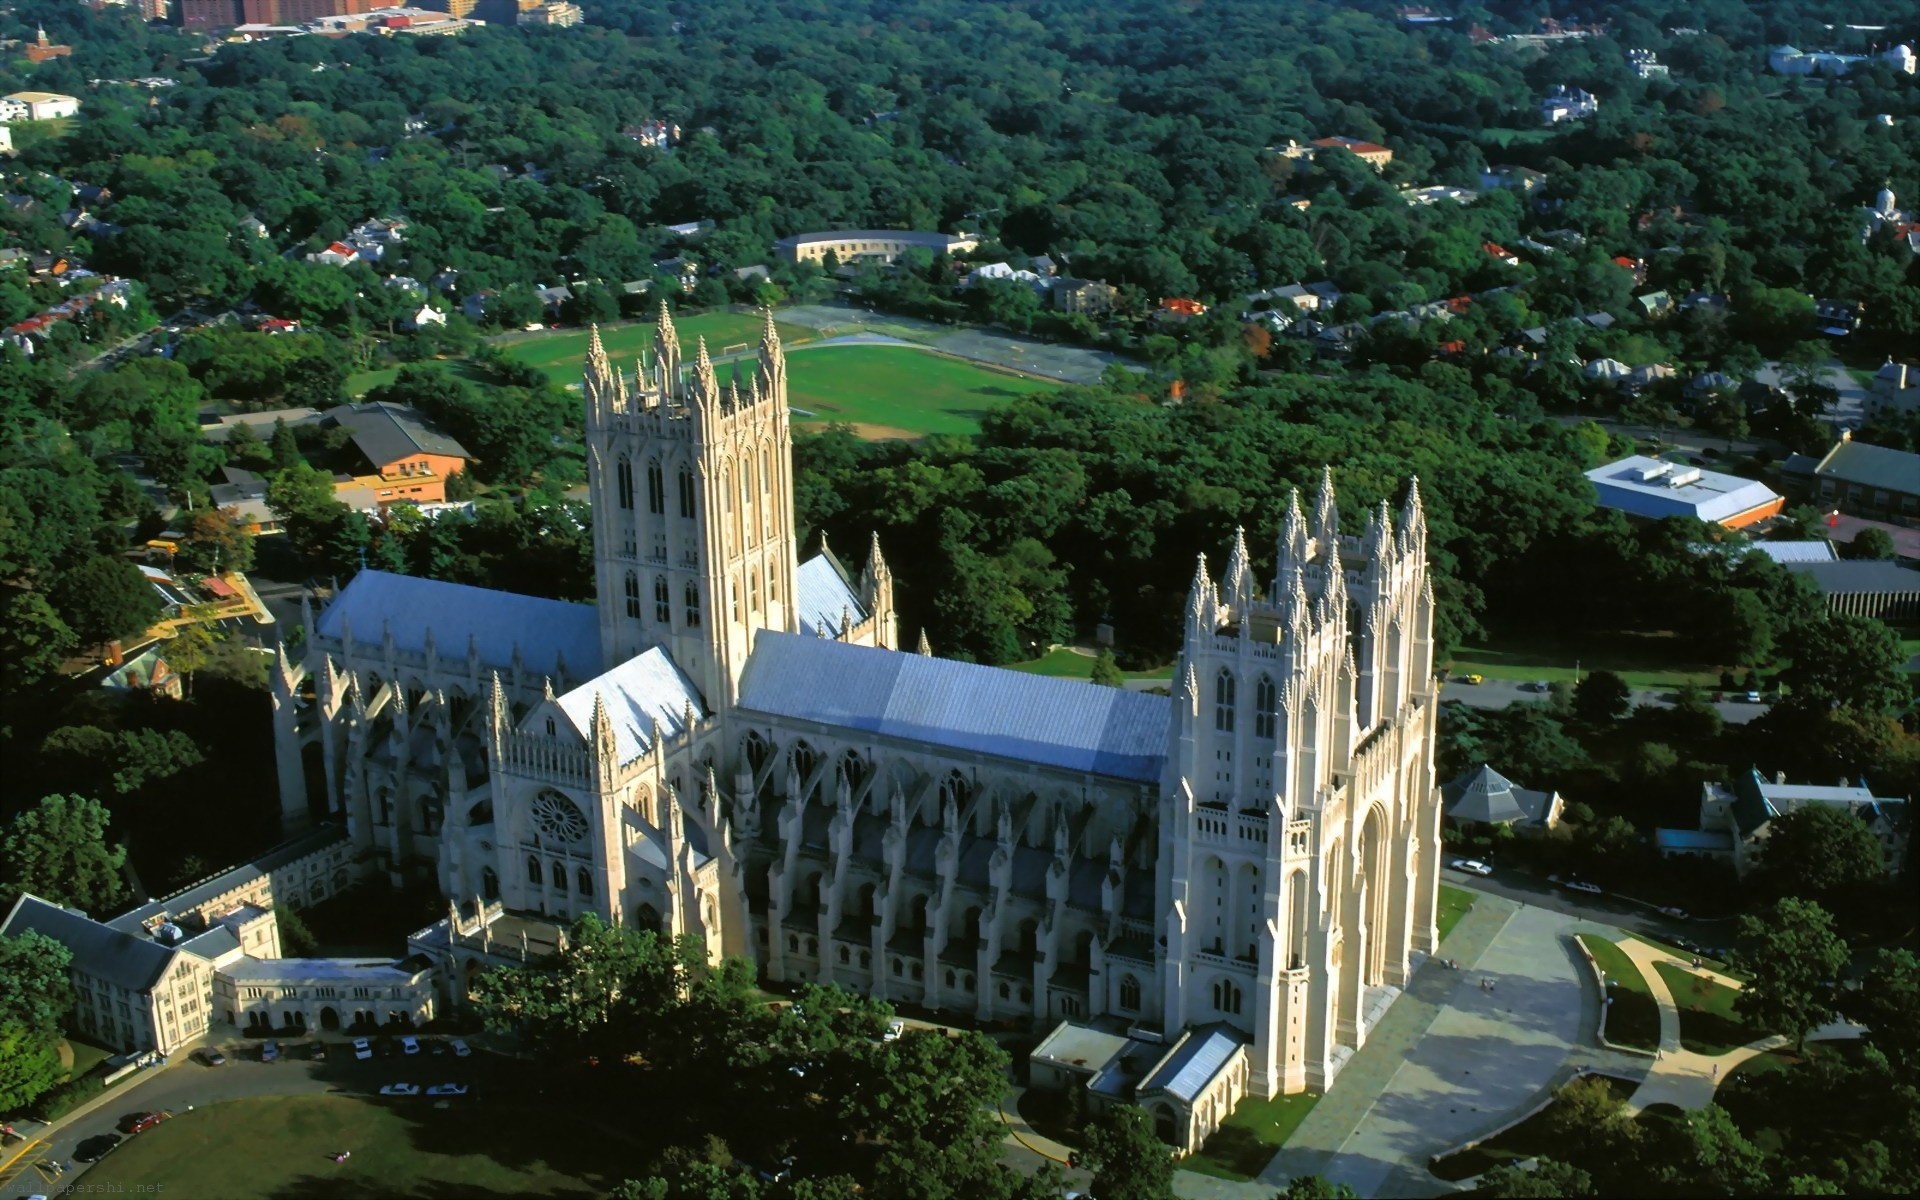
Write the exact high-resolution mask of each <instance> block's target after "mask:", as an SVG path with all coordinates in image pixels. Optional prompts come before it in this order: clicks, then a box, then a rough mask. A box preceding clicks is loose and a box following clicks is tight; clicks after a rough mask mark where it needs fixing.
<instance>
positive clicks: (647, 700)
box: [556, 646, 707, 762]
mask: <svg viewBox="0 0 1920 1200" xmlns="http://www.w3.org/2000/svg"><path fill="white" fill-rule="evenodd" d="M595 696H598V697H600V700H601V703H602V704H604V705H605V706H606V709H607V717H608V719H609V720H611V721H612V723H613V736H614V743H615V744H616V745H617V746H618V747H619V748H620V761H621V762H631V761H632V760H634V759H636V758H638V757H640V755H642V754H644V753H646V751H647V750H648V749H649V748H650V747H651V745H652V738H653V729H654V726H655V725H656V724H657V725H658V726H659V729H660V731H661V733H663V734H666V735H667V736H672V735H674V734H678V733H681V732H684V730H685V726H686V714H687V706H688V705H692V706H693V711H694V712H695V713H699V714H704V713H705V712H706V711H707V706H706V704H705V703H704V702H703V701H702V700H701V699H700V692H699V690H698V689H696V688H695V687H694V686H693V682H692V681H691V680H689V679H688V678H687V677H686V676H685V675H683V674H681V672H680V668H679V667H677V666H675V665H674V662H673V659H672V658H671V657H669V656H668V654H667V652H666V651H665V650H662V649H661V648H660V647H658V646H655V647H653V648H652V649H649V650H645V651H642V652H641V653H640V654H638V655H635V656H634V657H633V658H630V659H628V660H627V661H626V662H624V663H621V664H620V665H619V666H617V667H615V668H614V669H613V670H611V671H608V672H606V673H605V674H603V675H600V676H597V677H595V678H593V679H590V680H588V681H587V682H586V683H583V684H581V685H580V686H579V687H577V688H574V689H573V690H572V691H570V692H568V693H567V694H566V695H564V696H561V697H559V699H558V700H557V701H556V703H557V704H559V706H560V711H562V712H564V713H565V714H566V715H567V720H569V721H570V722H572V724H573V728H574V731H575V732H577V733H578V734H579V735H580V736H581V737H582V738H585V739H586V741H587V744H588V745H589V746H591V745H592V744H593V701H594V697H595Z"/></svg>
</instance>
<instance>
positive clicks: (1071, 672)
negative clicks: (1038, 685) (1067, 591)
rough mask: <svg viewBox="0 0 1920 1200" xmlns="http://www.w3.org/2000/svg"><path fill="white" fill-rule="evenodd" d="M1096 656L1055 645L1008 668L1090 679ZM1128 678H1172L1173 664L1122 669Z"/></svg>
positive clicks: (1056, 676) (1061, 677)
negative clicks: (1138, 669)
mask: <svg viewBox="0 0 1920 1200" xmlns="http://www.w3.org/2000/svg"><path fill="white" fill-rule="evenodd" d="M1093 663H1094V656H1093V655H1091V654H1082V653H1080V652H1079V651H1078V650H1075V649H1074V648H1073V647H1071V646H1055V647H1054V648H1053V649H1051V650H1049V651H1047V652H1046V653H1045V654H1043V655H1041V656H1040V657H1039V658H1035V659H1031V660H1029V661H1027V662H1022V663H1009V664H1008V670H1012V671H1025V672H1027V673H1028V674H1030V675H1052V676H1054V677H1055V678H1058V679H1090V678H1092V677H1093ZM1120 673H1121V674H1122V675H1124V676H1126V677H1127V678H1128V679H1172V678H1173V664H1172V663H1168V664H1167V665H1166V666H1164V667H1161V668H1160V669H1159V670H1156V671H1122V672H1120Z"/></svg>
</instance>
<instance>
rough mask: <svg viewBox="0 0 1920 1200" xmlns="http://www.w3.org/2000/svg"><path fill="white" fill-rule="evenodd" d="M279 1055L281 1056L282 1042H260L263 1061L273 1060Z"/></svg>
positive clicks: (261, 1059)
mask: <svg viewBox="0 0 1920 1200" xmlns="http://www.w3.org/2000/svg"><path fill="white" fill-rule="evenodd" d="M279 1057H280V1043H278V1042H261V1043H260V1061H261V1062H273V1061H274V1060H276V1059H278V1058H279Z"/></svg>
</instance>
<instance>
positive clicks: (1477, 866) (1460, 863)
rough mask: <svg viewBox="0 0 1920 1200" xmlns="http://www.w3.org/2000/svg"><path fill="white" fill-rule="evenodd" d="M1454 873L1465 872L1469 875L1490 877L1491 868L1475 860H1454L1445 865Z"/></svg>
mask: <svg viewBox="0 0 1920 1200" xmlns="http://www.w3.org/2000/svg"><path fill="white" fill-rule="evenodd" d="M1447 865H1448V866H1450V867H1452V868H1453V869H1454V870H1456V871H1465V872H1466V873H1467V874H1469V875H1482V876H1484V875H1491V874H1493V868H1492V867H1490V866H1488V865H1487V864H1485V863H1483V862H1481V861H1480V860H1479V859H1477V858H1456V859H1454V860H1453V861H1452V862H1450V863H1448V864H1447Z"/></svg>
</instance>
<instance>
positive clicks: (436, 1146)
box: [76, 1095, 641, 1200]
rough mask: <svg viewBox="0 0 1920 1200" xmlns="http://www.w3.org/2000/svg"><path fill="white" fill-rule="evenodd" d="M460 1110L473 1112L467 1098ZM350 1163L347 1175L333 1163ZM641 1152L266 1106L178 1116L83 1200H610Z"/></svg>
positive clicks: (296, 1103)
mask: <svg viewBox="0 0 1920 1200" xmlns="http://www.w3.org/2000/svg"><path fill="white" fill-rule="evenodd" d="M462 1103H469V1100H468V1098H463V1101H462ZM342 1150H349V1151H351V1152H352V1155H351V1157H349V1158H348V1159H347V1161H346V1162H344V1163H336V1162H334V1161H333V1156H334V1155H335V1154H337V1153H338V1152H340V1151H342ZM633 1154H634V1150H633V1148H632V1147H627V1146H622V1145H620V1144H618V1143H615V1142H614V1141H613V1139H611V1138H609V1137H608V1136H607V1135H606V1134H605V1133H602V1132H599V1131H596V1130H592V1129H588V1128H583V1127H582V1123H581V1122H577V1121H576V1122H571V1123H569V1122H564V1121H559V1120H551V1119H549V1120H541V1119H539V1118H538V1114H535V1113H530V1112H527V1111H520V1110H516V1111H514V1112H513V1113H512V1114H504V1113H502V1114H494V1113H487V1114H486V1115H485V1116H482V1115H481V1114H479V1113H476V1112H475V1111H474V1110H473V1108H472V1107H471V1106H470V1103H469V1106H467V1107H460V1106H449V1108H447V1109H445V1110H437V1109H435V1108H433V1106H432V1101H429V1100H426V1099H424V1098H415V1099H411V1100H402V1101H393V1102H377V1101H373V1100H367V1099H358V1098H353V1097H348V1096H322V1095H309V1096H263V1097H259V1098H256V1099H251V1100H237V1101H230V1102H228V1103H224V1104H210V1105H207V1106H206V1107H204V1108H199V1109H195V1110H194V1111H192V1112H181V1113H177V1114H175V1116H174V1118H173V1119H172V1120H170V1121H167V1122H164V1123H163V1124H161V1125H160V1126H159V1127H158V1128H155V1129H151V1130H148V1131H147V1132H146V1133H143V1134H140V1135H139V1136H137V1137H133V1138H129V1139H128V1140H127V1141H126V1143H125V1144H124V1145H122V1146H121V1147H120V1148H119V1149H117V1150H115V1151H114V1152H113V1153H112V1154H109V1155H108V1156H107V1157H106V1158H105V1159H103V1160H101V1162H100V1164H99V1165H98V1166H96V1167H94V1168H93V1169H92V1170H90V1171H88V1172H87V1174H86V1177H85V1179H84V1180H82V1181H81V1183H80V1184H79V1185H78V1187H77V1188H76V1194H79V1193H81V1192H94V1193H99V1194H103V1195H109V1194H114V1193H118V1192H126V1193H129V1194H131V1193H136V1192H145V1193H146V1194H148V1195H158V1196H178V1197H194V1198H195V1200H244V1198H247V1197H274V1198H285V1200H307V1198H310V1197H311V1198H314V1200H317V1198H319V1197H329V1198H335V1200H363V1198H364V1200H371V1198H372V1197H421V1198H425V1197H448V1196H530V1197H531V1196H561V1197H580V1198H581V1200H590V1198H592V1197H598V1196H604V1195H606V1194H607V1192H608V1191H609V1190H610V1189H611V1188H612V1187H613V1186H614V1185H615V1184H618V1183H619V1182H620V1180H621V1179H622V1178H623V1177H624V1176H625V1175H628V1174H632V1175H638V1174H640V1173H641V1172H640V1169H639V1168H638V1166H637V1165H635V1164H633V1163H630V1162H628V1161H626V1160H627V1159H628V1158H629V1157H630V1156H632V1155H633Z"/></svg>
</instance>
